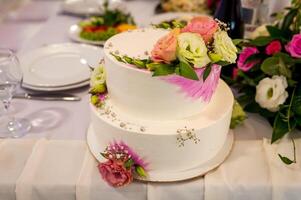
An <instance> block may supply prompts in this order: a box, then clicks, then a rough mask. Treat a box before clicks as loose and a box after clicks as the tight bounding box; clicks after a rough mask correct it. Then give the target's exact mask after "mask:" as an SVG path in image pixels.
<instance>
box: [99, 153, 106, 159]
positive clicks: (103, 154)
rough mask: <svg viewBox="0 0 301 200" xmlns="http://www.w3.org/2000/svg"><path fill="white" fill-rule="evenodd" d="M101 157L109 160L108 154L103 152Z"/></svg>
mask: <svg viewBox="0 0 301 200" xmlns="http://www.w3.org/2000/svg"><path fill="white" fill-rule="evenodd" d="M100 155H101V156H102V157H104V158H107V159H108V156H107V154H106V153H102V152H100Z"/></svg>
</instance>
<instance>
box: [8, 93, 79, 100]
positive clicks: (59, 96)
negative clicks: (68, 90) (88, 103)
mask: <svg viewBox="0 0 301 200" xmlns="http://www.w3.org/2000/svg"><path fill="white" fill-rule="evenodd" d="M13 98H17V99H31V100H42V101H80V100H81V98H80V97H78V96H75V95H72V94H64V93H35V94H31V93H17V94H14V95H13Z"/></svg>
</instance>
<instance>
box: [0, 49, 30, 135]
mask: <svg viewBox="0 0 301 200" xmlns="http://www.w3.org/2000/svg"><path fill="white" fill-rule="evenodd" d="M21 82H22V70H21V68H20V64H19V61H18V58H17V57H16V55H15V54H14V53H13V52H12V51H11V50H9V49H2V48H0V100H1V101H2V104H3V107H4V112H3V110H2V112H1V116H0V137H2V138H7V137H14V138H17V137H21V136H23V135H24V134H26V133H27V132H28V131H29V130H30V128H31V124H30V122H29V121H28V120H26V119H18V118H15V117H13V116H11V115H10V113H9V111H8V109H9V107H10V104H11V100H12V97H13V95H14V93H15V91H16V89H17V87H18V86H19V85H20V84H21Z"/></svg>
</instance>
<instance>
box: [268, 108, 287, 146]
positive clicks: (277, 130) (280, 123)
mask: <svg viewBox="0 0 301 200" xmlns="http://www.w3.org/2000/svg"><path fill="white" fill-rule="evenodd" d="M288 132H289V127H288V124H287V122H286V121H284V120H283V119H282V118H281V117H280V114H279V113H278V114H277V116H276V118H275V120H274V125H273V135H272V141H271V142H272V143H274V142H276V141H277V140H279V139H281V138H282V137H283V136H284V135H285V134H286V133H288Z"/></svg>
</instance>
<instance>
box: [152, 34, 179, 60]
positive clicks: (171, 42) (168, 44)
mask: <svg viewBox="0 0 301 200" xmlns="http://www.w3.org/2000/svg"><path fill="white" fill-rule="evenodd" d="M179 34H180V29H174V30H172V31H171V32H170V33H169V34H168V35H166V36H164V37H163V38H161V39H160V40H159V41H158V42H157V43H156V44H155V47H154V49H153V50H152V52H151V59H152V60H153V61H155V62H164V63H170V62H171V61H173V60H175V59H176V50H177V44H178V41H177V36H178V35H179Z"/></svg>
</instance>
